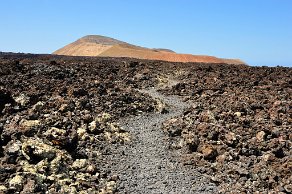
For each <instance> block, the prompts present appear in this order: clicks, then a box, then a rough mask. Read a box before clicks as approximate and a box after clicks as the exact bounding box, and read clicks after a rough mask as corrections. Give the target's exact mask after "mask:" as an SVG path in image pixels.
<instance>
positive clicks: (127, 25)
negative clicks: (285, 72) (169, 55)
mask: <svg viewBox="0 0 292 194" xmlns="http://www.w3.org/2000/svg"><path fill="white" fill-rule="evenodd" d="M0 1H1V4H0V18H1V22H0V24H1V27H0V51H12V52H29V53H51V52H53V51H55V50H57V49H58V48H60V47H63V46H64V45H66V44H68V43H70V42H73V41H75V40H76V39H78V38H80V37H82V36H85V35H88V34H99V35H105V36H109V37H113V38H116V39H120V40H123V41H126V42H129V43H132V44H137V45H141V46H145V47H150V48H157V47H160V48H169V49H172V50H174V51H176V52H179V53H191V54H206V55H213V56H218V57H223V58H240V59H242V60H244V61H246V62H247V63H249V64H251V65H260V66H262V65H269V66H275V65H282V66H292V1H291V0H140V1H139V0H25V1H24V0H0Z"/></svg>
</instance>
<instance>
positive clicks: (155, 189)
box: [113, 88, 216, 194]
mask: <svg viewBox="0 0 292 194" xmlns="http://www.w3.org/2000/svg"><path fill="white" fill-rule="evenodd" d="M140 92H143V93H145V94H148V95H150V96H152V97H153V98H156V99H158V100H160V101H162V102H163V103H165V104H167V105H168V107H169V108H168V113H165V114H161V113H151V114H144V115H141V116H136V117H132V118H129V119H127V120H123V121H120V125H121V126H122V127H123V128H124V129H126V130H127V131H129V132H130V134H131V137H132V141H131V142H130V143H129V144H126V145H123V146H120V147H119V148H117V149H118V150H115V152H116V153H122V154H120V156H116V159H117V161H116V162H115V163H116V165H115V166H114V167H113V173H115V174H118V176H119V181H118V183H117V191H118V193H147V194H148V193H163V194H164V193H216V192H215V189H216V186H215V185H213V184H211V183H208V181H207V180H206V178H205V177H204V176H203V175H201V174H200V173H198V172H197V171H196V170H194V169H190V168H191V167H188V166H183V165H182V164H181V163H180V162H179V158H180V157H179V156H180V153H179V151H169V149H168V144H167V142H166V141H167V140H166V139H165V138H166V136H165V134H164V133H163V131H162V130H161V125H162V123H163V122H164V121H166V120H168V119H171V118H173V117H175V116H179V115H180V114H182V113H183V111H184V109H185V108H187V107H188V104H187V103H185V102H183V101H182V100H181V99H180V98H178V97H175V96H164V95H162V94H160V93H159V92H157V90H156V89H155V88H152V89H149V90H141V91H140Z"/></svg>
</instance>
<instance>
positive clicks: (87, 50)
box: [53, 35, 245, 64]
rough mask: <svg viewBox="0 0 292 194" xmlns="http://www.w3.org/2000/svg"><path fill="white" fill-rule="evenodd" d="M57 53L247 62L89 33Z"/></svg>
mask: <svg viewBox="0 0 292 194" xmlns="http://www.w3.org/2000/svg"><path fill="white" fill-rule="evenodd" d="M53 54H56V55H69V56H100V57H129V58H138V59H149V60H162V61H170V62H203V63H228V64H245V63H244V62H243V61H241V60H237V59H221V58H217V57H213V56H206V55H191V54H177V53H175V52H174V51H172V50H169V49H149V48H145V47H140V46H136V45H132V44H129V43H126V42H123V41H120V40H116V39H113V38H109V37H105V36H99V35H89V36H85V37H83V38H80V39H78V40H77V41H75V42H73V43H71V44H69V45H67V46H65V47H63V48H61V49H59V50H57V51H55V52H54V53H53Z"/></svg>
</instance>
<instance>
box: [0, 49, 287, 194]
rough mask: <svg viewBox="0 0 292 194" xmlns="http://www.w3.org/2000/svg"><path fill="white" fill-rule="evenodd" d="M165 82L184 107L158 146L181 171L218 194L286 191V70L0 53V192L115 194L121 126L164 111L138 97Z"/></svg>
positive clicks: (126, 140) (124, 140)
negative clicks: (188, 169)
mask: <svg viewBox="0 0 292 194" xmlns="http://www.w3.org/2000/svg"><path fill="white" fill-rule="evenodd" d="M170 78H171V79H170ZM171 80H175V81H176V82H177V83H176V84H174V85H173V86H171V87H164V88H161V89H160V90H159V92H161V93H163V94H164V95H177V96H180V97H181V98H183V99H184V101H185V102H186V103H188V104H189V105H190V108H187V109H186V110H185V111H184V113H183V114H182V115H180V116H177V117H174V118H171V119H170V120H167V121H165V122H164V123H163V125H162V126H161V130H163V131H164V133H165V137H166V138H167V139H166V140H165V139H161V141H163V142H165V143H166V144H168V145H169V146H168V147H169V149H170V150H174V149H175V150H180V151H181V152H182V153H183V157H182V158H179V160H180V161H181V162H182V163H184V165H192V166H194V167H196V168H197V169H199V171H200V172H201V173H202V174H205V175H206V176H208V177H209V178H210V181H212V182H214V183H215V184H216V185H217V186H218V188H219V189H218V190H219V192H221V193H234V192H235V191H236V192H239V193H254V192H259V193H264V192H266V193H268V192H269V193H280V192H282V193H291V192H292V173H291V172H292V158H291V156H292V150H291V146H292V143H291V141H292V134H291V130H292V109H291V107H292V99H291V96H292V69H291V68H284V67H249V66H245V65H237V66H236V65H227V64H202V63H171V62H161V61H147V60H136V59H129V58H94V57H65V56H54V55H28V54H12V53H10V54H5V53H1V54H0V135H1V138H0V175H1V176H0V193H115V192H118V191H117V189H116V184H117V180H118V176H119V175H114V174H112V173H111V167H110V166H106V165H104V162H105V161H104V160H103V159H102V158H103V156H104V155H108V154H110V153H108V148H109V147H111V146H113V145H114V146H117V145H122V144H130V143H131V138H132V137H131V134H130V133H129V132H128V131H127V129H124V128H121V127H120V126H119V123H118V121H119V120H120V119H123V118H127V117H132V116H135V115H142V114H146V113H147V114H148V113H150V114H151V113H153V112H157V111H161V107H160V106H161V103H160V102H158V101H157V100H156V99H153V98H152V97H151V96H150V95H147V94H146V93H143V92H141V91H140V89H147V88H149V87H154V88H159V87H160V85H163V84H165V83H167V82H170V81H171ZM161 114H163V112H161ZM112 157H115V156H112Z"/></svg>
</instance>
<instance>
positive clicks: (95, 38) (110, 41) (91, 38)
mask: <svg viewBox="0 0 292 194" xmlns="http://www.w3.org/2000/svg"><path fill="white" fill-rule="evenodd" d="M77 41H80V42H89V43H96V44H103V45H116V44H127V43H126V42H123V41H120V40H117V39H114V38H110V37H106V36H101V35H87V36H84V37H82V38H80V39H78V40H77Z"/></svg>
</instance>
